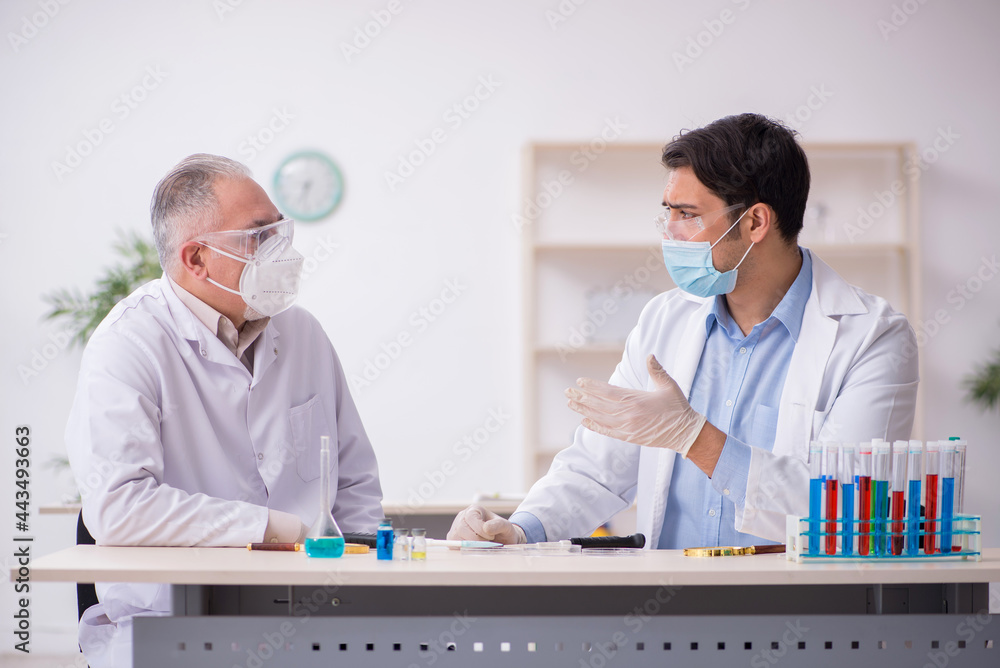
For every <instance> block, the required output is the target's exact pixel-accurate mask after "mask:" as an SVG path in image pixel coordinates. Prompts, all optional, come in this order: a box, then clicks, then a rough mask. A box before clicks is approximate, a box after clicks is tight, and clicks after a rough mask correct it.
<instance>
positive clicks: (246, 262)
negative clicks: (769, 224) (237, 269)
mask: <svg viewBox="0 0 1000 668" xmlns="http://www.w3.org/2000/svg"><path fill="white" fill-rule="evenodd" d="M744 213H745V212H744ZM737 222H739V221H737ZM729 229H732V228H729ZM199 243H200V244H201V245H202V246H204V247H205V248H211V249H212V250H214V251H215V252H216V253H218V254H219V255H225V256H226V257H229V258H232V259H234V260H236V261H237V262H242V263H243V264H250V260H248V259H246V258H245V257H239V256H237V255H233V254H232V253H227V252H226V251H224V250H222V249H220V248H216V247H215V246H213V245H211V244H206V243H205V242H204V241H200V242H199ZM209 280H212V279H209ZM216 285H218V284H216Z"/></svg>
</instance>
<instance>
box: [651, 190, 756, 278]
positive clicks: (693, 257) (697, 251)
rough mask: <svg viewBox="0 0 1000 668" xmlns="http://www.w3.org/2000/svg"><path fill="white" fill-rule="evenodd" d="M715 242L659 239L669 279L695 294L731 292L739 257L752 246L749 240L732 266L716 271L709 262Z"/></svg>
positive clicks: (743, 214)
mask: <svg viewBox="0 0 1000 668" xmlns="http://www.w3.org/2000/svg"><path fill="white" fill-rule="evenodd" d="M747 211H749V209H747ZM746 213H747V212H746V211H744V212H743V213H742V214H740V217H739V218H737V219H736V222H735V223H733V224H732V225H730V226H729V229H728V230H726V233H725V234H723V235H722V237H719V241H722V239H723V238H725V236H726V234H729V232H730V230H732V229H733V228H734V227H736V226H737V225H738V224H739V222H740V220H742V219H743V216H745V215H746ZM719 241H716V242H715V243H714V244H709V243H708V242H707V241H676V240H673V239H664V240H663V262H664V264H666V265H667V271H668V272H670V278H672V279H673V281H674V283H676V284H677V287H679V288H680V289H681V290H683V291H685V292H689V293H691V294H692V295H695V296H697V297H714V296H716V295H725V294H729V293H730V292H732V291H733V288H735V287H736V275H737V274H736V270H737V269H739V268H740V265H741V264H743V260H745V259H747V255H749V254H750V248H753V242H751V243H750V248H747V252H746V253H744V254H743V257H742V258H740V261H739V263H738V264H737V265H736V266H735V267H733V268H732V269H731V270H729V271H727V272H720V271H719V270H718V269H716V268H715V264H713V263H712V249H713V248H715V244H717V243H719Z"/></svg>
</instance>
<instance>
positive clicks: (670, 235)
mask: <svg viewBox="0 0 1000 668" xmlns="http://www.w3.org/2000/svg"><path fill="white" fill-rule="evenodd" d="M742 208H743V205H742V204H733V205H732V206H727V207H726V208H725V209H719V210H718V211H713V212H711V213H706V214H705V215H703V216H697V217H695V218H678V219H676V220H671V219H670V213H671V211H670V207H666V208H664V209H663V211H662V213H660V215H658V216H656V217H655V218H653V222H654V223H655V224H656V229H658V230H659V231H660V234H662V235H663V238H664V239H670V240H671V241H691V240H692V239H693V238H694V237H696V236H698V235H699V234H701V233H702V232H704V231H705V228H706V227H709V226H711V225H712V224H713V223H715V221H717V220H718V219H719V218H720V217H722V216H725V215H726V214H728V213H730V212H732V211H735V210H737V209H742Z"/></svg>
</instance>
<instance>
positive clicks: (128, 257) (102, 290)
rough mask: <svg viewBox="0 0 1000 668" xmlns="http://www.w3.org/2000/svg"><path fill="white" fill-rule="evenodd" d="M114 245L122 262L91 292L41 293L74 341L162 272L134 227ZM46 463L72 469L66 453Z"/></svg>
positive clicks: (48, 316)
mask: <svg viewBox="0 0 1000 668" xmlns="http://www.w3.org/2000/svg"><path fill="white" fill-rule="evenodd" d="M114 249H115V252H116V254H117V255H118V256H119V257H120V260H119V262H118V263H117V264H115V265H114V266H112V267H109V268H108V269H106V270H105V271H104V273H103V275H101V276H99V277H98V278H97V283H96V284H95V286H94V288H93V290H91V291H90V292H88V293H83V292H81V291H80V289H79V288H64V289H61V290H55V291H53V292H51V293H49V294H46V295H42V299H43V300H44V301H45V302H47V303H48V304H49V306H50V307H51V309H50V310H49V312H48V313H46V314H45V319H46V320H61V321H64V322H66V324H67V327H68V329H69V330H70V331H71V332H72V333H73V338H72V339H71V344H76V345H80V346H84V345H86V343H87V340H88V339H90V335H91V334H93V333H94V330H95V329H97V326H98V325H99V324H101V321H102V320H104V318H105V316H107V315H108V313H109V312H110V311H111V309H112V308H114V306H115V304H117V303H118V302H120V301H121V300H122V299H124V298H125V297H127V296H128V295H129V294H131V292H132V291H133V290H135V289H136V288H138V287H139V286H140V285H142V284H143V283H147V282H149V281H151V280H153V279H154V278H158V277H159V276H160V275H161V274H162V273H163V270H162V269H161V268H160V259H159V257H158V256H157V254H156V248H155V247H154V246H153V243H152V242H151V241H149V240H148V239H146V238H144V237H142V236H140V235H139V234H137V233H136V232H134V231H133V232H124V231H121V230H119V231H118V240H117V241H116V242H115V244H114ZM46 467H48V468H50V469H52V470H54V471H55V472H56V473H57V474H59V473H62V472H63V471H67V470H69V459H68V458H67V457H66V456H65V455H56V456H53V457H52V458H51V459H50V460H49V461H48V462H46ZM63 501H64V502H67V503H79V502H80V495H79V493H76V495H75V498H73V497H72V496H70V495H67V496H64V497H63Z"/></svg>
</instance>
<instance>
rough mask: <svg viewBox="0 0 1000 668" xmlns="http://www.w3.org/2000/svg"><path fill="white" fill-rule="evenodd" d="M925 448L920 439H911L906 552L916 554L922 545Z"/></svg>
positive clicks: (908, 464)
mask: <svg viewBox="0 0 1000 668" xmlns="http://www.w3.org/2000/svg"><path fill="white" fill-rule="evenodd" d="M923 455H924V448H923V444H922V443H921V442H920V441H910V451H909V454H908V455H907V467H906V468H907V470H908V471H909V475H908V476H907V477H908V479H909V488H908V489H907V490H906V494H907V497H906V498H907V511H906V521H907V525H906V554H908V555H910V556H916V555H917V550H918V548H919V547H920V501H921V495H920V482H921V479H922V478H923V477H924V476H923Z"/></svg>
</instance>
